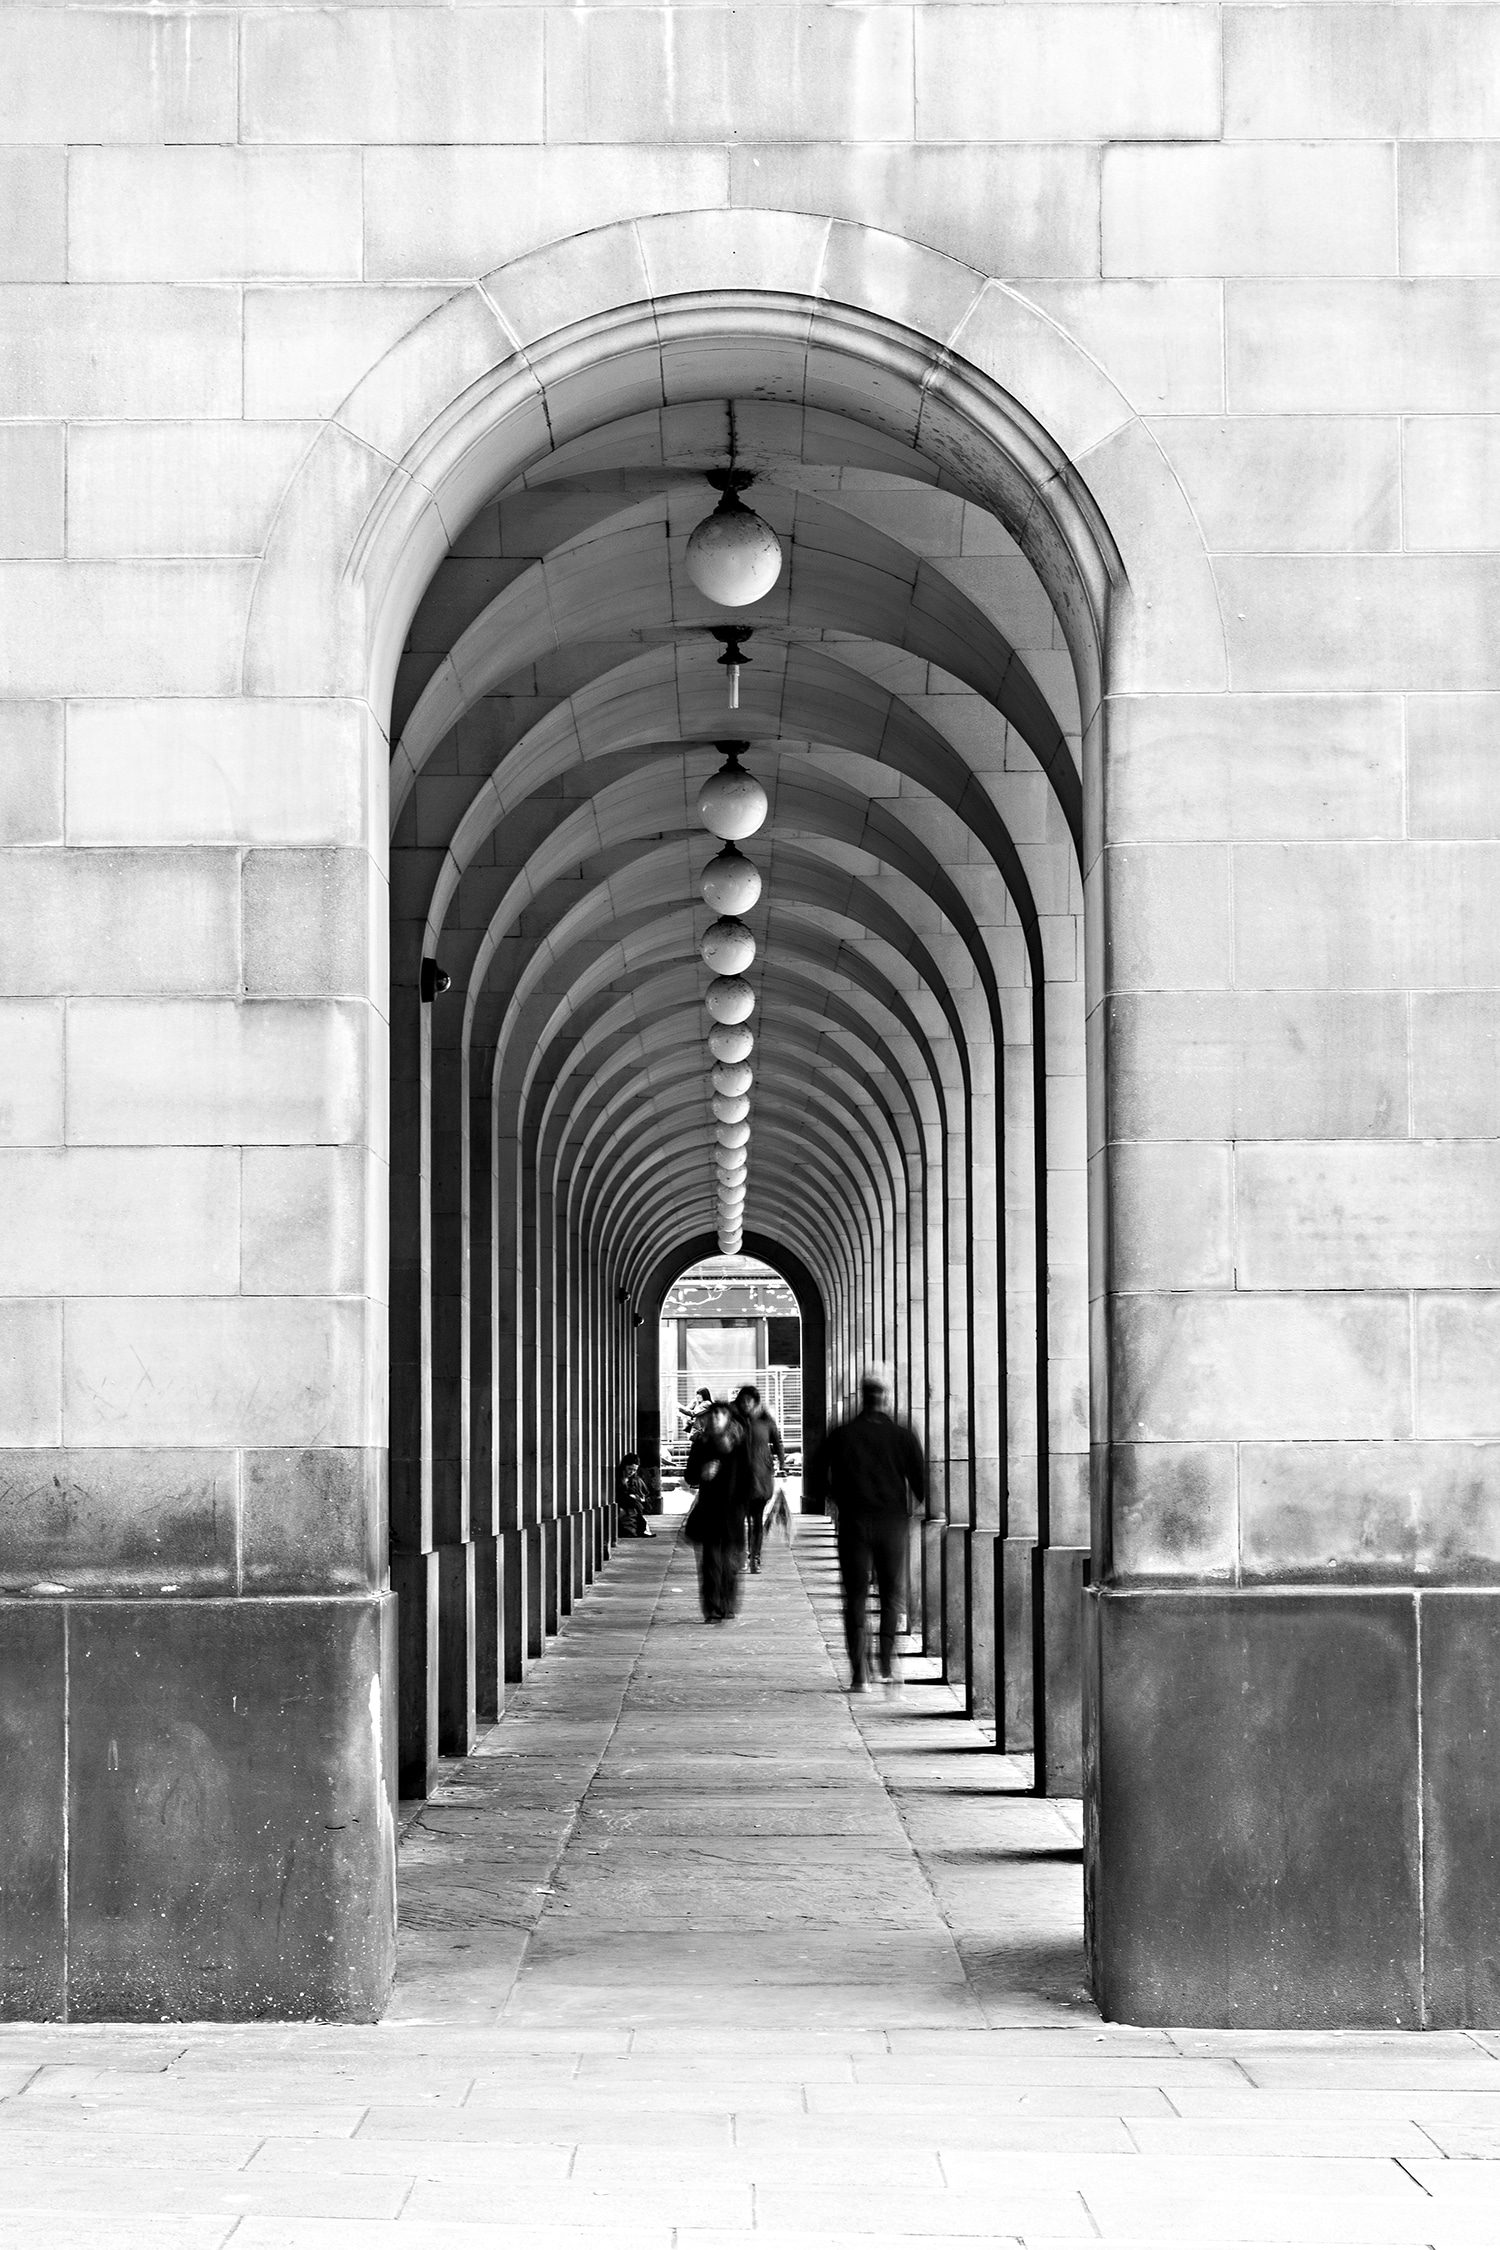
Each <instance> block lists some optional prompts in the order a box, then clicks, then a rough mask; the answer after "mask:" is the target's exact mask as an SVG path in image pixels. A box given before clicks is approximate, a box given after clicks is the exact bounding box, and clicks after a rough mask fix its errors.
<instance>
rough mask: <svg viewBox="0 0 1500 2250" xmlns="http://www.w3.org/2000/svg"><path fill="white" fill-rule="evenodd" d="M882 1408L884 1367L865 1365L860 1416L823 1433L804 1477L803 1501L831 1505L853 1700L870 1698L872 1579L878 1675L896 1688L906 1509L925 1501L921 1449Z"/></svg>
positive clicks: (886, 1386) (885, 1404)
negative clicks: (877, 1605) (876, 1599)
mask: <svg viewBox="0 0 1500 2250" xmlns="http://www.w3.org/2000/svg"><path fill="white" fill-rule="evenodd" d="M889 1402H890V1377H889V1376H888V1375H887V1373H886V1371H885V1369H884V1368H883V1367H867V1368H866V1369H865V1371H864V1374H863V1376H862V1377H861V1378H860V1407H859V1412H858V1413H857V1414H855V1415H851V1416H850V1417H848V1418H847V1419H846V1420H845V1421H843V1422H840V1423H839V1424H838V1425H837V1427H836V1428H834V1429H832V1430H830V1431H829V1433H828V1435H827V1437H825V1438H824V1440H823V1442H822V1444H821V1445H820V1446H819V1447H818V1450H817V1452H816V1453H815V1454H814V1455H813V1458H812V1463H811V1466H810V1469H809V1472H808V1486H807V1489H808V1493H809V1495H810V1497H811V1498H812V1499H813V1500H814V1501H822V1500H829V1501H831V1502H832V1504H833V1509H834V1515H835V1518H836V1533H837V1540H838V1552H839V1571H840V1574H841V1576H842V1578H843V1582H844V1645H845V1647H846V1648H847V1650H848V1652H849V1688H850V1693H851V1694H853V1695H867V1694H868V1693H869V1692H870V1665H869V1651H868V1646H867V1642H868V1624H867V1618H866V1611H867V1607H868V1603H869V1598H870V1578H871V1574H872V1573H873V1575H874V1579H875V1583H876V1586H877V1587H878V1589H879V1593H880V1676H881V1678H882V1680H884V1681H885V1683H886V1692H887V1694H895V1693H897V1692H898V1690H899V1686H900V1672H899V1669H898V1663H897V1657H896V1631H897V1624H898V1619H899V1616H900V1612H901V1610H902V1608H903V1607H904V1606H905V1596H906V1557H907V1536H908V1535H907V1525H908V1521H909V1518H910V1515H911V1513H912V1510H913V1508H919V1507H921V1506H922V1504H923V1502H924V1501H925V1499H926V1497H927V1476H926V1470H925V1468H924V1466H923V1461H922V1448H921V1446H920V1445H919V1444H918V1443H917V1440H916V1438H915V1437H914V1436H913V1434H912V1432H911V1431H910V1430H909V1429H908V1428H907V1427H906V1425H905V1424H904V1423H903V1422H897V1421H895V1420H893V1418H892V1416H891V1413H890V1404H889Z"/></svg>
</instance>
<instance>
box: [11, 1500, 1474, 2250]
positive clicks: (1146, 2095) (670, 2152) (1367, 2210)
mask: <svg viewBox="0 0 1500 2250" xmlns="http://www.w3.org/2000/svg"><path fill="white" fill-rule="evenodd" d="M694 1594H695V1589H694V1583H693V1572H692V1557H691V1553H690V1550H688V1549H687V1548H686V1547H684V1546H682V1545H681V1544H680V1543H679V1542H678V1540H677V1538H676V1525H675V1524H674V1523H668V1524H666V1525H664V1527H663V1530H662V1535H661V1536H660V1537H659V1538H658V1539H657V1540H655V1541H654V1542H651V1543H642V1544H640V1545H630V1546H626V1547H624V1548H622V1549H620V1550H618V1551H617V1553H616V1555H615V1557H614V1559H613V1560H612V1561H611V1563H610V1565H609V1567H608V1569H607V1570H606V1572H605V1573H604V1574H603V1576H602V1578H601V1579H600V1581H599V1582H598V1583H597V1584H596V1585H595V1586H594V1587H593V1588H592V1589H591V1590H590V1591H589V1593H588V1595H587V1596H586V1597H585V1599H584V1600H583V1602H582V1603H581V1604H580V1606H579V1607H578V1609H577V1610H576V1611H575V1613H574V1615H573V1618H572V1619H571V1621H570V1623H569V1626H568V1629H567V1631H566V1632H565V1633H564V1635H563V1636H562V1638H561V1639H560V1640H559V1641H558V1642H557V1643H556V1644H555V1646H554V1647H553V1648H552V1649H551V1650H550V1651H549V1653H548V1654H547V1656H546V1657H545V1658H544V1659H543V1660H542V1662H541V1663H540V1664H538V1665H537V1666H536V1667H535V1668H534V1670H533V1671H532V1673H531V1676H530V1677H529V1679H528V1680H527V1682H526V1684H525V1686H524V1687H523V1688H521V1689H520V1690H518V1691H516V1692H515V1694H514V1697H513V1701H512V1704H511V1707H510V1709H509V1710H508V1711H507V1713H506V1715H505V1717H504V1719H503V1720H502V1721H501V1723H500V1724H499V1725H498V1726H497V1727H494V1728H492V1729H490V1730H489V1732H488V1733H487V1734H486V1736H485V1738H484V1739H483V1741H482V1742H481V1743H480V1744H479V1746H478V1748H477V1750H476V1751H475V1753H474V1754H473V1756H471V1757H469V1758H467V1759H463V1760H454V1761H451V1762H449V1764H448V1765H447V1766H446V1768H445V1772H444V1778H443V1782H442V1786H441V1787H440V1789H439V1791H438V1793H437V1794H436V1796H435V1797H434V1798H433V1799H432V1800H431V1801H430V1802H429V1803H428V1804H426V1805H425V1806H423V1807H420V1808H411V1809H410V1811H411V1817H410V1818H409V1820H408V1822H407V1824H406V1828H405V1833H404V1837H403V1842H402V1880H401V1913H402V1940H401V1975H400V1980H399V1983H398V1986H397V1990H396V1994H395V1997H394V2000H393V2003H392V2006H391V2008H390V2010H389V2012H388V2014H387V2016H386V2018H385V2020H384V2022H383V2023H381V2024H379V2025H372V2026H368V2027H349V2026H334V2025H279V2026H278V2025H246V2026H237V2027H226V2026H191V2027H184V2026H177V2025H129V2026H120V2025H103V2026H71V2027H70V2026H45V2027H39V2026H28V2025H8V2026H4V2027H0V2250H220V2246H221V2245H223V2244H224V2243H226V2242H228V2241H230V2240H232V2241H233V2242H234V2243H235V2244H236V2246H237V2250H386V2246H389V2250H471V2246H472V2250H511V2246H513V2245H514V2246H516V2250H520V2246H521V2245H525V2246H526V2250H582V2246H587V2250H605V2246H609V2250H616V2246H617V2250H727V2246H730V2245H736V2246H737V2245H746V2244H748V2243H749V2242H751V2241H754V2242H756V2243H759V2244H761V2245H763V2246H764V2250H895V2246H896V2245H898V2244H900V2245H905V2246H908V2250H909V2246H913V2245H916V2246H920V2250H948V2246H952V2245H958V2244H963V2245H966V2246H972V2245H974V2244H975V2243H978V2242H985V2243H991V2242H1022V2243H1025V2244H1026V2245H1028V2246H1030V2250H1044V2246H1047V2245H1061V2244H1065V2243H1077V2242H1084V2241H1096V2240H1098V2239H1099V2238H1100V2237H1103V2238H1104V2239H1105V2240H1107V2241H1110V2242H1113V2243H1117V2244H1122V2245H1132V2246H1134V2250H1146V2246H1148V2245H1163V2246H1165V2245H1173V2246H1176V2250H1182V2246H1185V2245H1219V2244H1234V2245H1236V2246H1238V2250H1256V2246H1265V2245H1269V2244H1272V2243H1278V2244H1279V2243H1317V2244H1341V2245H1343V2244H1350V2245H1358V2244H1376V2243H1378V2244H1382V2245H1398V2246H1407V2245H1412V2246H1414V2245H1418V2244H1428V2245H1433V2246H1434V2250H1486V2246H1488V2245H1494V2246H1495V2250H1500V2192H1497V2191H1500V2059H1497V2057H1500V2038H1496V2037H1495V2036H1492V2035H1488V2034H1475V2035H1473V2036H1466V2035H1462V2034H1456V2033H1450V2034H1438V2035H1430V2036H1426V2037H1423V2036H1418V2035H1408V2036H1405V2037H1401V2036H1392V2037H1385V2036H1373V2035H1372V2036H1362V2035H1345V2036H1342V2037H1337V2038H1330V2037H1311V2036H1307V2037H1298V2036H1288V2035H1284V2034H1265V2035H1259V2036H1257V2035H1254V2034H1246V2033H1213V2032H1196V2031H1179V2032H1164V2031H1151V2030H1133V2029H1130V2028H1128V2027H1125V2026H1119V2025H1107V2024H1104V2023H1101V2022H1100V2021H1099V2019H1098V2017H1097V2015H1096V2013H1095V2011H1094V2009H1093V2007H1092V2005H1091V2003H1090V2002H1089V2000H1088V1998H1087V1995H1086V1993H1085V1991H1084V1989H1083V1961H1082V1951H1081V1927H1080V1925H1081V1915H1082V1876H1081V1868H1080V1864H1079V1843H1078V1838H1079V1817H1078V1813H1079V1808H1078V1807H1077V1805H1076V1804H1069V1803H1061V1804H1059V1803H1051V1804H1047V1803H1040V1802H1038V1801H1037V1800H1036V1799H1035V1798H1033V1797H1031V1796H1030V1795H1028V1794H1027V1787H1028V1778H1029V1777H1028V1775H1027V1773H1026V1771H1025V1769H1024V1767H1023V1765H1022V1764H1020V1763H1019V1762H1017V1761H1016V1760H1013V1759H1009V1758H1004V1757H1000V1756H997V1755H996V1753H995V1752H994V1750H993V1748H992V1747H991V1745H990V1744H989V1742H988V1740H987V1739H986V1737H985V1736H984V1735H983V1733H982V1732H981V1730H980V1729H979V1728H978V1727H977V1726H975V1725H973V1724H972V1723H970V1722H969V1721H967V1720H965V1719H964V1718H963V1716H962V1713H961V1710H960V1709H959V1707H958V1705H957V1703H956V1701H955V1699H954V1697H953V1695H952V1694H951V1693H950V1691H948V1690H947V1689H945V1688H944V1687H942V1686H941V1685H940V1684H939V1683H938V1682H937V1681H936V1680H935V1679H934V1678H933V1677H932V1669H933V1668H932V1667H931V1666H930V1665H924V1664H922V1663H921V1662H913V1663H912V1664H910V1665H909V1666H908V1684H907V1688H906V1692H905V1694H904V1696H903V1697H902V1698H901V1700H899V1701H894V1702H887V1701H886V1700H884V1699H882V1698H879V1697H865V1698H860V1699H850V1698H848V1697H846V1696H844V1695H843V1694H841V1693H840V1692H839V1688H838V1671H837V1662H836V1659H837V1651H838V1648H839V1639H840V1636H839V1629H838V1618H837V1574H836V1568H835V1564H834V1558H833V1554H832V1547H831V1542H830V1539H829V1535H828V1530H827V1527H826V1526H825V1525H824V1524H823V1523H822V1522H821V1521H820V1520H817V1519H811V1518H809V1519H803V1520H802V1521H801V1522H799V1524H798V1526H797V1540H796V1544H795V1547H794V1548H793V1549H791V1550H788V1548H787V1547H786V1546H785V1545H784V1544H776V1545H773V1546H771V1547H769V1548H768V1553H767V1569H766V1571H765V1573H764V1574H763V1575H762V1576H761V1577H759V1578H756V1579H753V1580H750V1581H748V1582H747V1585H746V1600H745V1606H744V1612H743V1614H742V1616H741V1617H740V1619H739V1620H738V1621H737V1622H736V1623H735V1624H734V1625H732V1626H728V1627H707V1626H704V1625H703V1624H702V1623H701V1622H700V1621H699V1619H698V1615H697V1605H696V1601H695V1598H694Z"/></svg>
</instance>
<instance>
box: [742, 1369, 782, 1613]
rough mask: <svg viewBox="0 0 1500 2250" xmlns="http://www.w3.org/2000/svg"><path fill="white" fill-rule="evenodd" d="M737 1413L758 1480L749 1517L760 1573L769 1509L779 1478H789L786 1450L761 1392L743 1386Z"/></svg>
mask: <svg viewBox="0 0 1500 2250" xmlns="http://www.w3.org/2000/svg"><path fill="white" fill-rule="evenodd" d="M734 1411H735V1413H736V1414H737V1415H738V1416H739V1418H740V1420H741V1422H742V1423H743V1424H744V1426H745V1443H746V1445H747V1447H748V1449H749V1454H750V1470H751V1474H752V1475H753V1477H754V1479H755V1498H754V1502H753V1504H752V1506H751V1509H750V1513H749V1515H748V1516H747V1517H746V1519H745V1522H746V1529H747V1531H748V1533H749V1546H750V1568H751V1571H752V1572H755V1571H757V1570H759V1568H760V1557H761V1549H762V1547H763V1546H764V1543H765V1536H766V1524H765V1515H766V1508H767V1505H768V1504H769V1502H770V1500H771V1499H772V1497H773V1495H774V1494H775V1491H776V1478H777V1475H778V1474H780V1475H781V1476H785V1475H786V1447H785V1446H784V1445H783V1444H782V1442H781V1432H780V1430H779V1429H778V1428H777V1427H776V1424H775V1422H774V1421H773V1420H772V1418H771V1416H770V1415H769V1414H768V1413H767V1412H766V1410H765V1408H764V1407H763V1406H762V1405H761V1402H760V1392H759V1391H758V1390H757V1389H756V1387H755V1385H754V1384H753V1383H742V1384H741V1385H740V1388H739V1390H738V1391H737V1392H736V1393H735V1399H734Z"/></svg>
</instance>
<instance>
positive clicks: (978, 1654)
mask: <svg viewBox="0 0 1500 2250" xmlns="http://www.w3.org/2000/svg"><path fill="white" fill-rule="evenodd" d="M999 1579H1000V1540H999V1538H998V1537H997V1535H996V1533H995V1532H994V1531H993V1530H992V1529H991V1530H984V1529H976V1530H975V1532H974V1533H973V1537H972V1540H971V1543H970V1548H969V1710H970V1713H971V1715H972V1716H973V1717H974V1718H976V1719H983V1720H985V1721H987V1722H989V1721H993V1719H994V1717H995V1674H996V1670H997V1667H998V1663H999V1652H998V1650H997V1648H996V1645H995V1620H996V1614H997V1604H996V1596H997V1595H998V1593H999V1591H1000V1587H999Z"/></svg>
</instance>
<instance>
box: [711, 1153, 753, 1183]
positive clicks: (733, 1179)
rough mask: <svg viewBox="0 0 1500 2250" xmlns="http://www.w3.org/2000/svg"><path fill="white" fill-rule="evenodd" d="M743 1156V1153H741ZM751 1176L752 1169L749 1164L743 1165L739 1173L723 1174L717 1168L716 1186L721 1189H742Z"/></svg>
mask: <svg viewBox="0 0 1500 2250" xmlns="http://www.w3.org/2000/svg"><path fill="white" fill-rule="evenodd" d="M741 1154H743V1151H741ZM749 1176H750V1167H749V1166H748V1165H747V1164H742V1165H741V1166H740V1168H739V1170H738V1171H737V1172H721V1171H719V1170H717V1168H716V1169H715V1172H714V1185H715V1187H721V1188H742V1187H744V1186H745V1184H746V1182H747V1181H748V1179H749Z"/></svg>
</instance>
